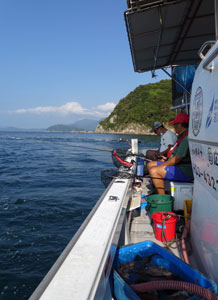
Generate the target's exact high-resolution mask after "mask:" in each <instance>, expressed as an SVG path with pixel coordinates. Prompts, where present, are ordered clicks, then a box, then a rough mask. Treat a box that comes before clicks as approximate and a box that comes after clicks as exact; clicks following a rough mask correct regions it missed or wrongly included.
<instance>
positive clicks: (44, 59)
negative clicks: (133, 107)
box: [0, 0, 166, 129]
mask: <svg viewBox="0 0 218 300" xmlns="http://www.w3.org/2000/svg"><path fill="white" fill-rule="evenodd" d="M126 9H127V5H126V0H110V1H109V0H94V1H88V0H83V1H82V0H80V1H75V0H19V1H18V0H0V39H1V46H0V128H1V127H8V126H13V127H18V128H26V129H28V128H47V127H49V126H51V125H55V124H73V123H74V122H75V121H77V120H81V119H95V120H100V119H103V118H105V117H107V116H108V115H109V113H110V112H111V111H113V109H114V107H115V105H116V104H118V102H119V100H120V99H122V98H124V97H125V96H126V95H127V94H128V93H130V92H131V91H132V90H134V89H135V88H136V87H137V86H138V85H140V84H147V83H150V82H157V81H160V80H162V79H165V78H166V75H165V74H164V73H163V71H159V72H157V75H158V76H157V78H152V76H151V73H150V72H146V73H141V74H139V73H135V72H134V70H133V64H132V59H131V54H130V48H129V43H128V38H127V33H126V28H125V21H124V16H123V14H124V11H125V10H126Z"/></svg>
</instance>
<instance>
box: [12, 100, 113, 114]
mask: <svg viewBox="0 0 218 300" xmlns="http://www.w3.org/2000/svg"><path fill="white" fill-rule="evenodd" d="M115 106H116V104H114V103H112V102H107V103H105V104H102V105H99V106H97V107H96V108H93V109H90V110H89V109H87V108H84V107H82V106H81V105H80V103H78V102H68V103H66V104H64V105H61V106H38V107H34V108H21V109H17V110H15V111H11V113H15V114H37V115H42V114H48V113H52V114H58V115H69V114H75V115H89V116H97V117H101V118H102V117H106V116H108V114H110V113H111V112H112V111H113V109H114V107H115Z"/></svg>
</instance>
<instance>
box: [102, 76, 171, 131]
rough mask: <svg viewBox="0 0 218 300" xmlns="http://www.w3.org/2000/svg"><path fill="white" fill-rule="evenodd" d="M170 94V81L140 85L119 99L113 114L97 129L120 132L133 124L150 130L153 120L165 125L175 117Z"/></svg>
mask: <svg viewBox="0 0 218 300" xmlns="http://www.w3.org/2000/svg"><path fill="white" fill-rule="evenodd" d="M171 93H172V87H171V80H161V81H160V82H157V83H154V84H146V85H140V86H138V87H137V88H136V89H135V90H134V91H132V92H131V93H129V94H128V95H127V96H126V97H125V98H123V99H121V100H120V102H119V103H118V104H117V106H116V107H115V109H114V110H113V112H112V113H111V114H110V115H109V116H108V117H107V118H106V119H105V120H103V121H101V122H100V123H99V126H98V127H99V128H101V129H102V130H105V131H111V130H112V131H117V132H120V131H122V130H124V129H125V128H126V127H128V126H129V125H133V124H136V125H139V126H140V127H142V126H145V127H146V128H150V126H151V124H152V122H153V121H155V120H160V121H161V122H163V123H166V124H167V123H168V122H169V120H170V119H172V118H173V116H174V115H175V112H172V111H170V107H171V106H172V101H171V99H172V95H171Z"/></svg>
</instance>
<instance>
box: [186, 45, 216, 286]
mask: <svg viewBox="0 0 218 300" xmlns="http://www.w3.org/2000/svg"><path fill="white" fill-rule="evenodd" d="M216 51H218V43H216V45H215V46H214V47H213V48H212V49H211V50H210V51H209V53H208V54H207V56H206V58H205V59H204V60H203V61H202V62H201V64H200V65H199V67H198V69H197V71H196V74H195V79H194V82H193V85H192V97H191V110H190V125H189V146H190V154H191V159H192V167H193V172H194V177H195V183H194V194H193V207H192V219H191V238H192V244H193V252H194V255H195V257H196V258H197V264H198V267H200V268H201V271H203V272H205V273H206V275H207V276H208V277H210V278H212V279H213V280H215V281H216V282H218V260H217V255H218V56H217V57H216V58H215V59H214V60H213V61H212V63H210V64H209V66H211V65H213V66H214V70H213V71H212V72H211V71H208V70H205V69H204V68H203V65H204V63H205V61H207V60H208V57H210V55H211V54H214V53H216Z"/></svg>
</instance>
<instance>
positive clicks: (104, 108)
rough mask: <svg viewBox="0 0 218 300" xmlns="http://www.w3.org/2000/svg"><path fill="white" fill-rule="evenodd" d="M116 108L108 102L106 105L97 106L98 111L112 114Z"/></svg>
mask: <svg viewBox="0 0 218 300" xmlns="http://www.w3.org/2000/svg"><path fill="white" fill-rule="evenodd" d="M115 106H116V104H115V103H113V102H107V103H105V104H102V105H99V106H97V109H98V110H100V111H105V112H112V110H113V109H114V107H115Z"/></svg>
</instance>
